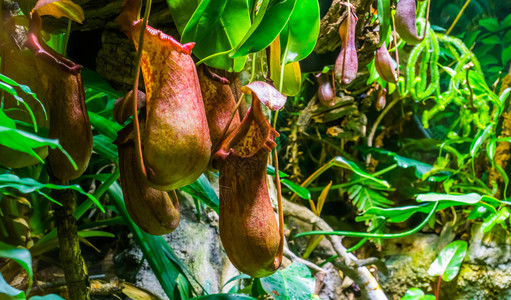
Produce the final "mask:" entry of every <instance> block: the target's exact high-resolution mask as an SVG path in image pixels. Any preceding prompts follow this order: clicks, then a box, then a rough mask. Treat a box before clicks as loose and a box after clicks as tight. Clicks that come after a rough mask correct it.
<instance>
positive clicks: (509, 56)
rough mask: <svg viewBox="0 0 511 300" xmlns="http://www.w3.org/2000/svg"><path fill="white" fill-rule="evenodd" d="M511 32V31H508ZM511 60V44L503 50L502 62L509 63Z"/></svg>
mask: <svg viewBox="0 0 511 300" xmlns="http://www.w3.org/2000/svg"><path fill="white" fill-rule="evenodd" d="M508 32H511V31H508ZM510 60H511V45H509V46H507V47H506V48H504V50H502V64H503V65H507V63H508V62H509V61H510Z"/></svg>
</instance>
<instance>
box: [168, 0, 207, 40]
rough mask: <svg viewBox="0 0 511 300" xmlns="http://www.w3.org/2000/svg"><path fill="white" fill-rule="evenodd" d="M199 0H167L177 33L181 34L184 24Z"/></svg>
mask: <svg viewBox="0 0 511 300" xmlns="http://www.w3.org/2000/svg"><path fill="white" fill-rule="evenodd" d="M200 2H201V0H167V4H168V6H169V10H170V14H171V15H172V21H174V24H176V28H177V31H179V34H181V35H182V34H183V30H184V29H185V27H186V24H187V23H188V21H189V20H190V18H191V17H192V15H193V13H194V12H195V9H196V8H197V6H199V3H200Z"/></svg>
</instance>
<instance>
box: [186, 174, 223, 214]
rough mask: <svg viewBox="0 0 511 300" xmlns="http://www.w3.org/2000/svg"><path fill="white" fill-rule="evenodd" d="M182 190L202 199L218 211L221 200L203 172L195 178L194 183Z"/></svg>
mask: <svg viewBox="0 0 511 300" xmlns="http://www.w3.org/2000/svg"><path fill="white" fill-rule="evenodd" d="M180 190H182V191H183V192H186V193H187V194H189V195H190V196H192V197H193V198H195V199H198V200H200V201H202V202H203V203H204V204H206V205H207V206H209V207H211V208H212V209H213V210H214V211H216V212H217V213H218V208H219V203H220V201H219V200H218V196H217V194H216V193H215V190H214V189H213V187H212V186H211V184H210V183H209V180H208V178H207V177H206V175H204V174H202V175H201V176H200V177H199V179H197V180H195V181H194V182H193V183H192V184H189V185H187V186H184V187H181V188H180Z"/></svg>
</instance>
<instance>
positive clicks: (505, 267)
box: [449, 224, 511, 300]
mask: <svg viewBox="0 0 511 300" xmlns="http://www.w3.org/2000/svg"><path fill="white" fill-rule="evenodd" d="M471 231H472V238H471V240H470V242H469V248H468V251H467V255H466V257H465V261H464V263H463V265H462V266H461V270H460V274H459V276H458V280H457V282H456V289H455V291H456V293H450V294H452V296H451V297H452V298H449V299H456V300H457V299H460V300H461V299H469V298H470V299H492V300H493V299H495V300H499V299H502V300H504V299H510V298H511V242H510V240H509V237H508V232H507V231H506V230H504V229H503V228H502V227H501V226H499V225H497V226H495V227H494V228H493V229H492V230H491V231H490V232H487V233H484V234H483V233H482V232H481V229H480V224H477V225H473V226H472V230H471Z"/></svg>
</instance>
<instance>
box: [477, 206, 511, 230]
mask: <svg viewBox="0 0 511 300" xmlns="http://www.w3.org/2000/svg"><path fill="white" fill-rule="evenodd" d="M509 215H510V214H509V210H508V209H507V208H506V207H503V208H502V209H501V210H499V211H498V212H497V213H493V214H491V215H490V216H489V217H488V218H486V220H485V221H484V222H483V224H481V232H483V233H486V232H489V231H490V230H492V228H493V227H494V226H495V225H497V224H500V223H504V222H505V221H506V220H507V219H509Z"/></svg>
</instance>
